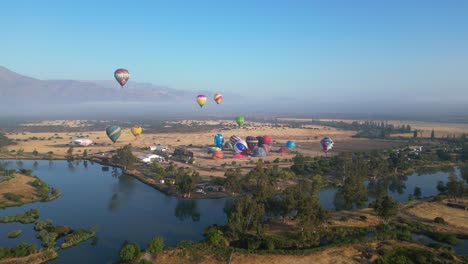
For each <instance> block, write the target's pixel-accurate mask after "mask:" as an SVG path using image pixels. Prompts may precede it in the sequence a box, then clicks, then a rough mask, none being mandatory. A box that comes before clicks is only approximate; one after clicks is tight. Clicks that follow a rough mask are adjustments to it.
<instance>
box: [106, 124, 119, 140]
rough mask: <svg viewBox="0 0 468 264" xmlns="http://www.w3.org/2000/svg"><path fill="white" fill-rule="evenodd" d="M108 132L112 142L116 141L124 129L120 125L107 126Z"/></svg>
mask: <svg viewBox="0 0 468 264" xmlns="http://www.w3.org/2000/svg"><path fill="white" fill-rule="evenodd" d="M106 134H107V136H108V137H109V139H110V140H112V142H114V143H115V142H116V141H117V139H119V137H120V135H121V134H122V129H121V128H120V127H119V126H110V127H108V128H106Z"/></svg>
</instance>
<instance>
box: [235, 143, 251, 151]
mask: <svg viewBox="0 0 468 264" xmlns="http://www.w3.org/2000/svg"><path fill="white" fill-rule="evenodd" d="M245 151H248V148H247V143H246V142H245V141H244V140H239V141H237V142H236V143H235V144H234V152H236V153H245Z"/></svg>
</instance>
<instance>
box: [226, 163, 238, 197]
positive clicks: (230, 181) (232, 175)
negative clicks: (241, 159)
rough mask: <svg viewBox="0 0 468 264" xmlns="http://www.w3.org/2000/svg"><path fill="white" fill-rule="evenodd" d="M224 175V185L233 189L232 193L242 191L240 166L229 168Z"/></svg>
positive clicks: (228, 188)
mask: <svg viewBox="0 0 468 264" xmlns="http://www.w3.org/2000/svg"><path fill="white" fill-rule="evenodd" d="M224 177H225V178H226V180H225V181H224V187H226V189H227V190H229V191H231V193H239V192H240V191H241V189H242V183H241V181H242V174H241V169H240V168H236V169H235V170H233V169H228V170H227V171H226V173H224Z"/></svg>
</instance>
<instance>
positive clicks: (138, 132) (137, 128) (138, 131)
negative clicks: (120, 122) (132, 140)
mask: <svg viewBox="0 0 468 264" xmlns="http://www.w3.org/2000/svg"><path fill="white" fill-rule="evenodd" d="M130 131H131V132H132V134H133V135H134V136H135V137H136V138H138V137H139V136H140V135H141V132H143V128H141V126H133V127H132V128H131V129H130Z"/></svg>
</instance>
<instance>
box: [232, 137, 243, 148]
mask: <svg viewBox="0 0 468 264" xmlns="http://www.w3.org/2000/svg"><path fill="white" fill-rule="evenodd" d="M239 140H242V139H241V138H240V137H238V136H236V135H232V136H231V137H230V138H229V141H231V143H232V145H233V146H234V144H236V142H237V141H239Z"/></svg>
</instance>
